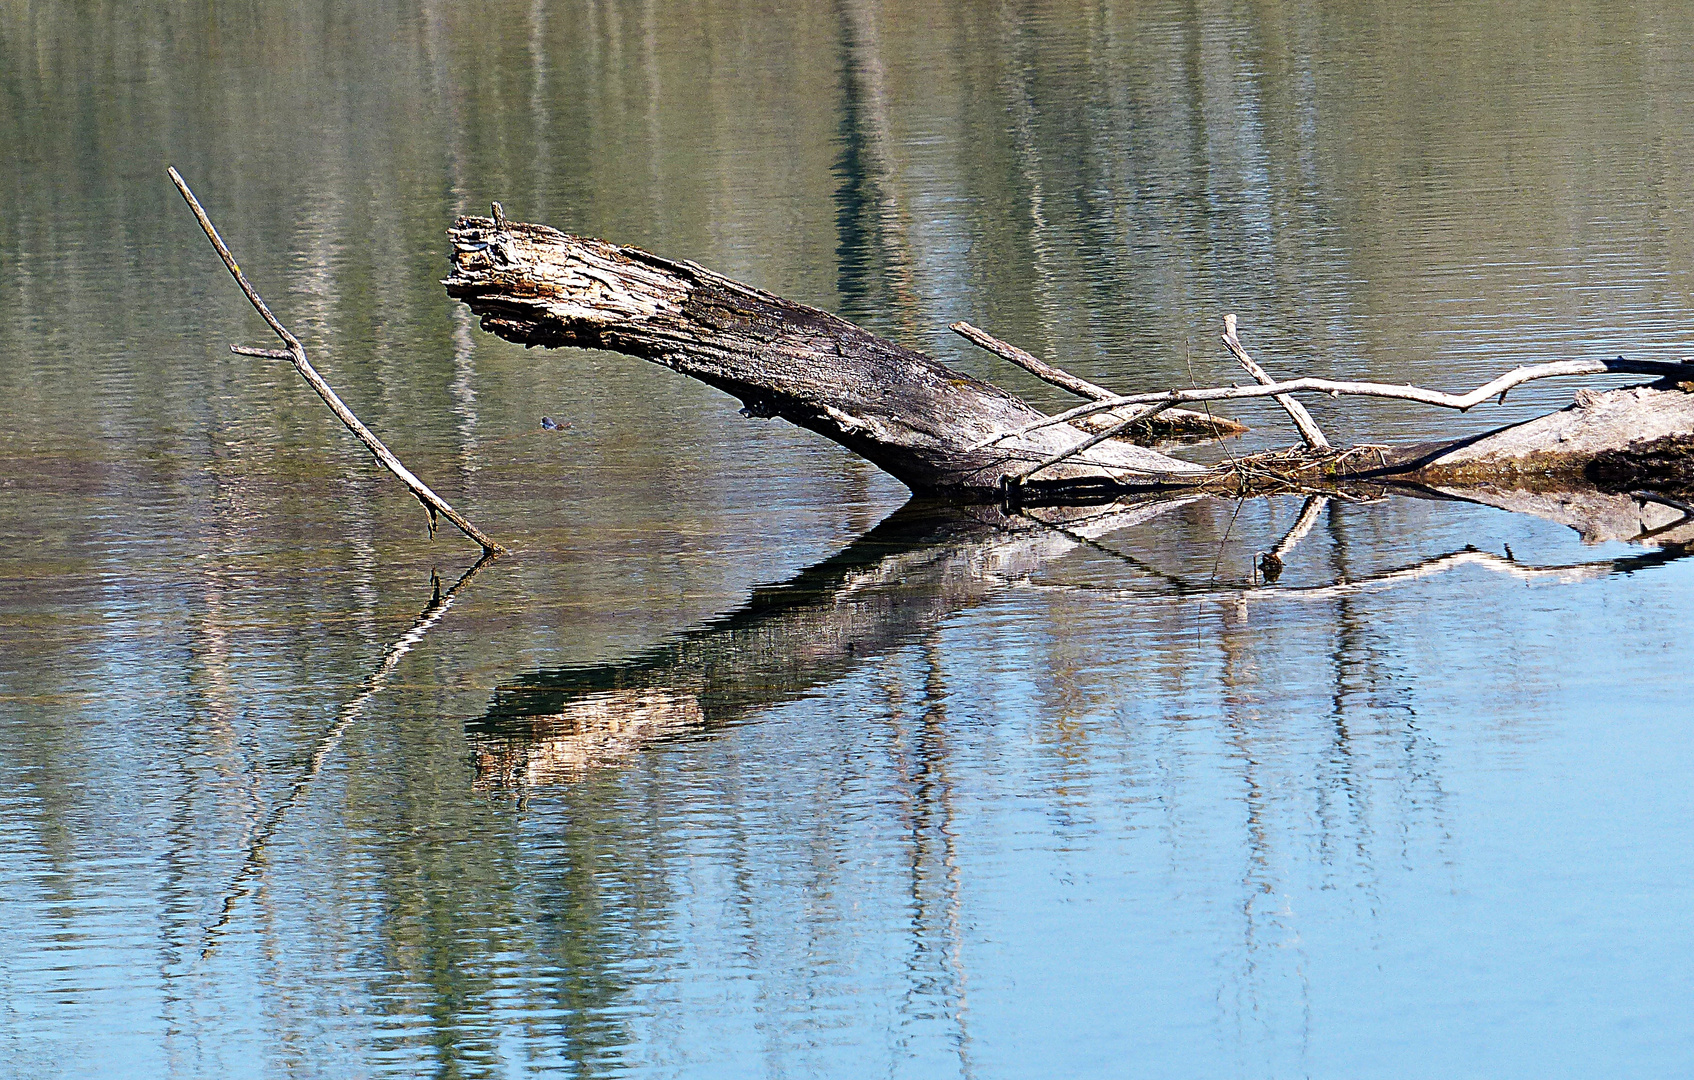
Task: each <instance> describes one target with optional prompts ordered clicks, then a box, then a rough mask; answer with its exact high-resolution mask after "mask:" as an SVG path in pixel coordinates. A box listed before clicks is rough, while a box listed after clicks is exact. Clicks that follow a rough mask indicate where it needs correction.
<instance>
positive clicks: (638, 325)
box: [443, 205, 1694, 503]
mask: <svg viewBox="0 0 1694 1080" xmlns="http://www.w3.org/2000/svg"><path fill="white" fill-rule="evenodd" d="M450 235H451V237H452V243H453V251H452V274H451V276H449V277H448V278H447V280H446V281H445V282H443V284H444V285H445V286H446V287H447V291H448V293H449V294H450V295H452V296H454V297H457V298H458V299H460V300H463V301H464V302H465V303H466V304H468V305H469V306H470V308H471V310H472V311H473V312H475V313H476V314H477V315H479V316H480V317H481V319H482V327H483V329H485V330H488V331H491V332H493V333H495V334H498V335H499V336H501V337H503V338H506V339H507V340H510V341H515V342H519V343H521V344H524V345H541V346H548V347H554V346H562V345H570V346H578V347H583V348H596V349H608V350H611V351H615V352H621V353H625V354H628V355H631V356H636V357H640V358H643V359H646V360H651V361H654V362H656V363H659V364H662V365H664V366H666V367H669V368H671V369H672V370H675V371H677V372H680V373H682V374H684V375H688V376H690V377H692V378H695V379H699V380H700V381H702V382H705V383H707V384H708V385H711V386H714V387H716V388H718V389H719V390H722V391H724V392H726V393H728V394H731V395H733V396H735V397H737V398H739V399H740V400H741V402H742V403H743V408H742V412H743V413H744V414H746V415H748V416H755V417H781V418H783V419H785V420H788V421H790V422H791V423H794V424H797V425H799V426H801V427H804V428H807V429H809V430H811V431H815V432H817V433H819V434H821V435H823V436H825V437H827V438H829V439H832V440H834V441H835V442H837V443H840V444H841V445H842V446H845V447H846V448H847V449H849V450H851V451H853V452H854V453H856V454H859V455H860V456H862V457H864V458H866V459H868V460H869V461H871V462H872V463H874V464H876V465H878V466H879V467H881V468H882V469H884V470H885V471H887V472H888V473H890V474H892V475H893V476H895V477H896V478H898V479H899V480H901V481H903V482H904V483H905V484H906V485H907V486H908V487H910V488H911V489H912V490H913V491H915V492H924V493H941V494H946V495H949V496H953V497H963V498H967V499H988V498H993V497H997V496H1000V495H1003V494H1005V495H1010V496H1012V497H1013V498H1014V500H1017V501H1026V502H1027V501H1034V502H1049V503H1051V502H1068V501H1084V500H1087V499H1099V498H1112V497H1115V496H1116V495H1119V494H1122V493H1124V492H1127V491H1137V490H1147V489H1160V488H1165V489H1168V488H1195V487H1200V488H1210V489H1213V490H1229V491H1234V492H1237V493H1242V494H1245V493H1251V492H1256V491H1264V490H1276V489H1278V488H1279V485H1280V489H1281V490H1287V489H1288V488H1290V487H1294V488H1303V489H1309V490H1321V489H1322V488H1323V487H1324V486H1325V485H1335V484H1339V483H1345V482H1360V481H1368V482H1374V483H1378V484H1398V485H1421V486H1425V487H1428V486H1437V485H1446V484H1454V483H1458V484H1470V485H1474V484H1489V483H1508V484H1521V483H1523V482H1525V481H1526V480H1535V479H1539V480H1544V481H1546V482H1556V483H1561V484H1569V483H1571V482H1573V481H1582V482H1586V483H1591V484H1595V485H1597V486H1600V487H1601V488H1602V489H1603V490H1609V491H1624V490H1627V489H1629V488H1633V487H1647V488H1658V489H1661V490H1683V489H1686V488H1687V487H1689V486H1691V485H1694V394H1690V393H1687V392H1686V391H1687V390H1688V389H1689V387H1690V386H1694V381H1691V379H1694V365H1685V364H1677V363H1667V362H1663V361H1636V360H1626V359H1624V358H1622V357H1619V358H1618V359H1616V360H1582V361H1562V362H1558V363H1551V364H1543V365H1538V366H1535V367H1527V368H1519V369H1517V370H1514V371H1512V372H1508V373H1507V374H1505V375H1502V376H1500V377H1499V378H1497V379H1495V380H1493V381H1491V382H1489V383H1486V384H1484V385H1483V386H1481V387H1478V388H1476V389H1475V390H1473V391H1471V392H1470V393H1468V394H1447V393H1442V392H1439V391H1434V390H1425V389H1422V388H1419V387H1414V386H1397V385H1387V384H1380V383H1365V382H1341V381H1334V380H1326V379H1311V378H1303V379H1295V380H1291V381H1288V382H1281V383H1279V382H1276V381H1274V380H1273V379H1272V378H1271V376H1269V375H1268V374H1266V373H1265V372H1264V370H1263V369H1262V368H1260V367H1259V366H1258V365H1257V363H1255V362H1254V361H1252V360H1251V358H1250V357H1248V356H1247V354H1246V352H1245V351H1244V350H1243V349H1242V347H1241V345H1240V342H1239V340H1238V339H1237V338H1236V336H1235V326H1234V322H1233V317H1231V318H1230V319H1229V320H1228V321H1227V322H1226V333H1225V336H1224V340H1225V343H1226V344H1227V345H1228V346H1229V347H1230V350H1231V351H1232V352H1233V353H1234V354H1235V355H1236V357H1237V358H1238V359H1239V360H1241V362H1242V364H1243V365H1244V366H1245V367H1246V368H1247V369H1248V371H1249V372H1250V373H1251V374H1252V375H1253V377H1254V378H1255V380H1257V382H1258V383H1259V385H1254V386H1229V387H1213V388H1206V389H1199V388H1195V389H1177V390H1166V391H1159V392H1154V393H1146V394H1135V395H1120V396H1110V395H1109V394H1107V392H1106V391H1105V390H1103V389H1102V388H1100V387H1097V386H1094V385H1093V384H1091V383H1086V382H1085V381H1084V380H1079V379H1077V378H1076V377H1075V376H1071V375H1069V374H1068V373H1065V372H1063V371H1060V370H1058V369H1056V368H1052V367H1051V366H1050V365H1046V364H1044V363H1042V362H1041V361H1038V360H1035V359H1034V358H1033V357H1029V356H1028V355H1027V354H1023V353H1022V350H1018V349H1016V347H1015V346H1009V345H1006V344H1005V343H1003V342H999V341H998V340H997V339H993V338H991V337H990V336H989V335H987V334H985V333H983V332H981V331H976V330H975V328H974V327H972V328H969V330H970V331H971V333H967V334H966V336H967V337H970V338H971V340H973V341H978V343H979V344H983V345H984V347H986V348H990V349H992V350H993V351H995V352H997V353H1000V354H1001V355H1008V353H1016V354H1017V355H1016V357H1015V358H1014V359H1015V362H1017V363H1019V364H1020V366H1023V367H1025V368H1028V369H1030V370H1033V371H1036V373H1037V374H1040V375H1041V377H1043V378H1045V379H1047V380H1048V381H1050V382H1055V383H1057V384H1058V385H1066V386H1067V387H1069V388H1070V389H1072V390H1073V392H1076V393H1078V394H1080V395H1082V396H1086V397H1090V398H1092V399H1094V400H1093V401H1091V403H1090V404H1087V405H1082V406H1078V407H1077V408H1075V409H1071V410H1068V411H1066V412H1063V413H1059V414H1057V415H1055V416H1045V415H1043V414H1042V413H1039V412H1037V411H1036V410H1035V409H1033V408H1032V407H1031V406H1029V405H1028V404H1026V403H1025V402H1023V401H1021V400H1019V399H1018V398H1016V397H1015V396H1013V395H1012V394H1010V393H1008V392H1007V391H1005V390H1002V389H1001V388H999V387H997V386H994V385H992V384H989V383H986V382H983V381H981V380H979V379H975V378H972V377H971V376H969V375H966V374H964V373H963V372H959V371H955V370H953V369H951V368H948V367H946V366H945V365H943V364H941V363H939V362H937V361H936V360H934V359H932V358H930V357H928V356H925V355H924V354H922V353H919V352H916V351H914V350H912V349H909V348H906V347H905V346H902V345H898V344H896V343H894V342H891V341H887V340H884V339H883V338H880V337H877V336H876V335H874V334H872V333H870V332H869V331H866V330H864V329H862V328H860V327H858V326H855V325H853V324H852V323H849V322H847V321H845V320H843V319H840V318H837V317H836V316H834V315H831V314H829V313H827V312H824V311H821V310H819V309H817V308H813V307H807V306H805V305H803V304H797V303H794V302H792V301H789V300H784V299H783V298H782V297H779V296H775V295H773V294H771V293H767V292H763V291H761V290H759V289H754V288H751V287H749V286H746V285H742V284H740V283H738V282H735V281H732V280H730V279H729V278H726V277H723V276H722V275H720V274H716V273H713V272H712V271H710V270H707V269H705V268H704V267H701V266H698V265H696V264H694V263H691V262H676V261H672V260H670V259H664V258H660V257H658V256H656V255H652V254H649V253H647V252H645V251H641V250H639V249H637V248H631V247H620V246H618V245H614V244H610V243H607V242H605V241H602V240H593V239H587V238H583V237H576V236H569V235H567V234H565V233H561V232H558V231H557V230H554V229H550V228H547V227H546V226H542V225H531V224H520V223H515V222H508V221H506V220H505V218H504V217H503V216H502V215H501V214H500V212H499V208H498V205H496V208H495V216H494V217H492V218H461V219H460V220H459V221H458V222H457V224H456V225H455V226H454V228H453V229H452V230H451V232H450ZM959 325H960V326H963V325H964V324H959ZM961 332H964V331H963V330H961ZM1609 373H1635V374H1647V375H1657V376H1662V377H1663V381H1661V382H1660V383H1658V384H1655V385H1654V386H1652V387H1637V388H1631V389H1628V390H1614V391H1609V392H1605V393H1598V392H1592V391H1586V392H1583V395H1582V396H1579V399H1578V401H1577V403H1576V405H1574V406H1572V408H1571V409H1568V410H1565V411H1563V412H1561V413H1555V414H1552V415H1550V416H1546V417H1542V418H1540V419H1538V420H1534V421H1530V422H1529V423H1527V424H1516V425H1512V426H1510V427H1506V428H1501V429H1499V430H1497V431H1493V432H1489V433H1487V434H1485V435H1482V436H1473V437H1469V438H1464V439H1454V440H1448V441H1445V442H1437V443H1424V444H1420V445H1416V446H1410V447H1402V448H1391V447H1378V446H1369V447H1354V448H1351V449H1346V450H1338V449H1335V448H1333V447H1331V446H1330V445H1329V443H1328V441H1327V440H1326V439H1325V438H1324V437H1323V434H1322V432H1321V431H1319V430H1318V429H1317V426H1316V424H1315V423H1313V422H1312V420H1311V417H1310V416H1309V414H1307V413H1306V411H1305V410H1304V409H1303V408H1302V407H1300V405H1299V404H1298V402H1296V401H1295V400H1294V398H1293V395H1294V394H1297V393H1313V392H1316V393H1326V394H1332V395H1349V394H1350V395H1364V396H1373V397H1387V398H1395V399H1400V400H1410V401H1417V402H1422V403H1424V404H1429V405H1433V406H1438V407H1443V408H1450V409H1459V410H1461V411H1462V410H1466V409H1470V408H1472V407H1474V406H1476V405H1479V404H1482V403H1483V402H1485V401H1487V400H1489V399H1491V398H1495V397H1498V398H1499V399H1500V400H1502V401H1503V400H1504V398H1505V394H1506V392H1507V391H1508V390H1510V389H1511V388H1513V387H1515V386H1518V385H1521V384H1522V383H1524V382H1528V381H1531V380H1534V379H1542V378H1551V377H1558V376H1571V375H1595V374H1609ZM1102 394H1107V396H1106V397H1104V398H1102V397H1101V396H1100V395H1102ZM1254 397H1272V398H1274V399H1275V400H1276V401H1277V402H1278V403H1279V404H1281V405H1283V407H1284V408H1285V409H1286V410H1287V412H1288V413H1289V415H1290V417H1291V418H1292V419H1293V421H1294V423H1295V424H1296V425H1297V426H1298V430H1299V432H1300V435H1301V437H1302V440H1303V441H1304V443H1305V447H1304V448H1303V449H1301V450H1299V451H1293V452H1280V453H1278V454H1271V455H1257V456H1245V457H1241V456H1235V457H1232V458H1231V460H1230V461H1229V462H1228V463H1227V464H1224V465H1218V466H1201V465H1196V464H1193V463H1191V462H1187V461H1182V460H1180V459H1178V458H1174V457H1171V456H1169V455H1166V454H1162V453H1158V452H1156V451H1154V450H1151V449H1148V448H1145V447H1142V446H1138V445H1134V444H1133V443H1131V442H1128V441H1125V439H1126V438H1134V437H1135V434H1136V431H1137V428H1138V426H1139V430H1140V431H1141V432H1143V433H1144V432H1146V431H1147V430H1149V425H1150V424H1151V423H1152V422H1153V421H1154V420H1155V419H1156V418H1157V417H1159V416H1161V415H1164V414H1167V413H1170V412H1173V411H1176V410H1175V406H1177V405H1179V404H1186V403H1209V402H1214V401H1230V400H1239V399H1244V398H1254ZM1106 416H1109V420H1108V421H1105V422H1102V421H1101V420H1099V419H1096V418H1097V417H1106ZM1226 423H1228V422H1226Z"/></svg>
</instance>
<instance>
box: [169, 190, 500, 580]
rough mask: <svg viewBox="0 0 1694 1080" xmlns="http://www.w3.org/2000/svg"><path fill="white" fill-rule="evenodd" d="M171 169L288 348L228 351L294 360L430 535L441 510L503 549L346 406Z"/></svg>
mask: <svg viewBox="0 0 1694 1080" xmlns="http://www.w3.org/2000/svg"><path fill="white" fill-rule="evenodd" d="M168 171H169V173H170V176H171V182H172V183H173V184H175V185H176V189H177V190H178V191H180V192H182V197H183V199H184V200H186V201H187V203H188V208H189V209H190V210H192V211H194V217H195V220H197V221H199V222H200V228H201V229H203V230H204V231H205V233H206V238H207V239H208V240H210V241H211V242H212V247H214V248H216V249H217V252H218V257H219V258H221V259H223V261H224V265H225V266H226V267H228V268H229V273H230V276H231V277H233V278H234V279H235V283H236V284H237V285H239V286H240V287H241V291H242V293H243V294H245V295H246V297H247V302H248V303H250V304H252V305H253V310H254V311H257V312H258V313H259V316H260V318H262V319H264V320H265V322H266V323H267V324H268V325H269V326H270V328H271V330H272V331H273V332H274V333H275V334H276V336H277V337H279V338H281V339H282V343H283V344H284V345H286V346H288V349H287V351H286V352H281V351H278V350H274V349H248V348H243V347H240V346H235V345H232V346H230V351H231V352H234V353H239V354H241V355H243V356H262V357H266V358H267V359H285V360H290V361H292V362H293V364H294V369H295V370H296V371H298V372H299V373H300V376H301V378H303V379H305V380H306V382H307V383H308V384H309V385H310V386H311V388H312V389H313V390H316V391H317V393H318V397H320V398H322V399H323V401H324V404H325V405H328V406H329V408H330V411H331V412H333V413H335V415H336V416H337V417H338V418H339V419H340V420H341V422H342V423H343V424H345V425H347V430H348V431H351V432H352V433H353V435H354V436H355V437H356V438H357V439H358V440H359V441H360V442H362V443H364V444H365V448H366V449H367V450H369V451H370V452H371V454H372V455H373V456H374V457H375V458H376V459H377V461H379V462H381V463H382V465H383V467H384V468H386V469H387V470H388V471H389V472H391V473H393V474H394V475H395V476H397V477H399V478H400V482H401V483H403V484H405V485H406V487H407V488H408V489H410V490H411V492H412V494H413V495H414V496H416V497H417V500H418V502H420V503H422V504H423V507H424V510H425V511H427V512H428V513H429V534H430V535H431V536H434V535H435V516H436V515H437V514H440V515H441V516H442V517H444V518H446V519H447V520H448V521H451V522H452V523H453V524H454V525H456V526H458V528H459V531H460V532H463V533H464V534H465V535H466V536H468V537H470V538H471V539H472V540H474V541H476V542H477V543H478V544H480V545H481V546H482V550H483V553H484V554H486V555H498V554H504V553H505V551H506V549H505V548H503V547H501V546H500V545H499V544H497V543H495V542H494V541H493V540H491V539H489V538H488V536H487V535H485V534H484V533H483V532H482V530H481V529H478V528H477V527H476V526H475V525H472V524H471V523H470V521H469V520H468V519H467V518H466V517H465V516H464V515H463V514H460V513H459V512H458V511H457V510H455V509H453V508H452V507H451V506H449V505H448V504H447V500H445V499H443V498H442V497H441V496H439V495H437V494H436V493H435V492H433V491H431V490H430V489H429V485H427V484H425V483H424V482H423V481H422V480H419V479H418V478H417V477H416V476H414V475H413V474H412V470H410V469H408V468H406V466H405V465H404V464H402V463H401V461H400V459H399V458H397V457H395V456H394V454H393V453H392V452H391V451H390V450H389V449H388V447H386V446H384V445H383V443H382V440H381V439H379V438H377V437H376V435H374V434H373V433H372V432H371V429H370V428H368V427H366V426H365V425H364V423H363V422H361V421H360V420H359V418H358V417H357V416H355V415H353V410H352V409H349V408H348V407H347V405H346V403H344V402H343V401H342V400H341V397H340V396H339V395H338V394H336V392H335V390H334V389H333V388H331V387H330V385H329V383H327V382H325V381H324V379H323V376H321V375H319V374H318V373H317V370H316V369H315V368H313V367H312V365H311V362H310V361H308V360H307V359H306V349H305V346H303V345H301V344H300V339H299V338H296V337H295V336H294V335H293V334H291V333H289V330H288V327H286V326H284V325H282V322H281V321H280V320H278V319H277V317H276V316H275V315H273V314H271V309H270V308H269V307H268V306H266V304H265V301H264V299H263V298H262V297H260V295H259V293H258V290H256V289H254V288H253V286H252V285H251V284H250V283H249V282H248V281H247V276H246V275H245V274H243V273H242V272H241V267H240V266H239V265H237V263H236V261H235V256H234V255H231V254H230V252H229V247H228V246H227V245H225V244H224V241H223V237H221V236H219V235H218V230H217V228H216V227H215V226H213V224H212V219H211V218H210V217H208V216H207V215H206V210H205V208H204V207H202V206H201V205H200V200H199V199H197V198H195V197H194V192H193V191H191V190H189V187H188V182H187V181H185V180H184V179H183V178H182V174H181V173H179V172H177V171H176V169H174V168H172V169H169V170H168Z"/></svg>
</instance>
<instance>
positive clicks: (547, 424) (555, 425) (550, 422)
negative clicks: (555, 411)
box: [541, 416, 571, 431]
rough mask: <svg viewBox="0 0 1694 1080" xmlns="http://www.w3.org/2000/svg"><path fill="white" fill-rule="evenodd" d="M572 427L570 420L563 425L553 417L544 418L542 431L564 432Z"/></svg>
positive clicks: (542, 419)
mask: <svg viewBox="0 0 1694 1080" xmlns="http://www.w3.org/2000/svg"><path fill="white" fill-rule="evenodd" d="M570 426H571V422H570V421H569V420H566V421H565V422H564V423H562V424H561V423H559V422H558V421H557V420H554V419H553V418H552V417H551V416H543V417H542V418H541V430H543V431H563V430H565V429H566V428H568V427H570Z"/></svg>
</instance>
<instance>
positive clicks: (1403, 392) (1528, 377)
mask: <svg viewBox="0 0 1694 1080" xmlns="http://www.w3.org/2000/svg"><path fill="white" fill-rule="evenodd" d="M1606 374H1628V375H1660V376H1665V377H1669V378H1673V379H1688V378H1690V377H1694V364H1688V363H1678V362H1674V361H1665V360H1627V359H1625V358H1624V357H1621V356H1620V357H1618V358H1617V359H1616V360H1559V361H1555V362H1553V363H1550V364H1536V365H1533V366H1530V367H1520V368H1514V369H1513V370H1511V371H1508V372H1506V374H1504V375H1501V376H1500V377H1499V378H1497V379H1494V380H1493V381H1491V382H1487V383H1484V384H1483V385H1481V386H1479V387H1477V388H1476V389H1475V390H1472V391H1471V392H1470V393H1468V394H1445V393H1442V392H1441V391H1439V390H1425V389H1423V388H1422V387H1418V386H1411V385H1409V384H1408V385H1403V386H1395V385H1392V384H1390V383H1373V382H1344V381H1338V380H1335V379H1314V378H1302V379H1290V380H1288V381H1287V382H1282V383H1271V384H1269V385H1268V386H1214V387H1206V388H1203V389H1197V390H1165V391H1161V392H1157V393H1150V394H1122V395H1119V396H1118V397H1114V398H1108V399H1105V400H1103V401H1096V402H1093V403H1092V404H1089V405H1078V406H1077V407H1076V408H1074V409H1070V410H1067V411H1065V412H1062V413H1055V414H1054V415H1052V416H1048V417H1044V418H1042V419H1040V420H1036V421H1034V422H1032V423H1029V424H1026V425H1024V426H1023V427H1020V428H1016V429H1014V430H1011V431H1006V432H1002V433H1000V434H998V435H995V436H994V437H992V438H990V439H987V440H985V441H984V442H983V444H982V445H983V446H993V445H995V444H996V443H999V442H1002V441H1004V440H1006V439H1015V438H1021V437H1023V436H1024V435H1027V434H1029V433H1030V432H1034V431H1039V430H1041V429H1042V428H1046V427H1051V426H1053V425H1055V424H1068V423H1070V422H1072V421H1073V420H1078V419H1080V418H1082V417H1085V416H1091V415H1093V414H1094V413H1099V412H1105V411H1107V410H1109V409H1117V408H1122V407H1123V406H1125V405H1147V404H1152V403H1154V402H1167V401H1168V402H1170V403H1171V404H1173V405H1175V404H1178V403H1181V402H1191V401H1236V400H1240V399H1242V398H1262V397H1277V396H1279V395H1284V394H1295V393H1314V392H1315V393H1320V394H1331V395H1343V394H1346V395H1354V396H1358V397H1379V398H1394V399H1397V400H1400V401H1416V402H1421V403H1422V404H1425V405H1434V406H1438V407H1440V408H1444V409H1457V410H1458V411H1459V412H1465V411H1467V410H1469V409H1472V408H1474V407H1475V406H1477V405H1480V404H1482V403H1483V402H1484V401H1487V400H1488V399H1489V398H1491V397H1494V396H1495V395H1496V394H1503V393H1505V392H1506V391H1507V390H1510V389H1511V388H1512V387H1514V386H1519V385H1521V384H1523V383H1526V382H1533V381H1535V380H1536V379H1553V378H1560V377H1563V376H1570V375H1606Z"/></svg>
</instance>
